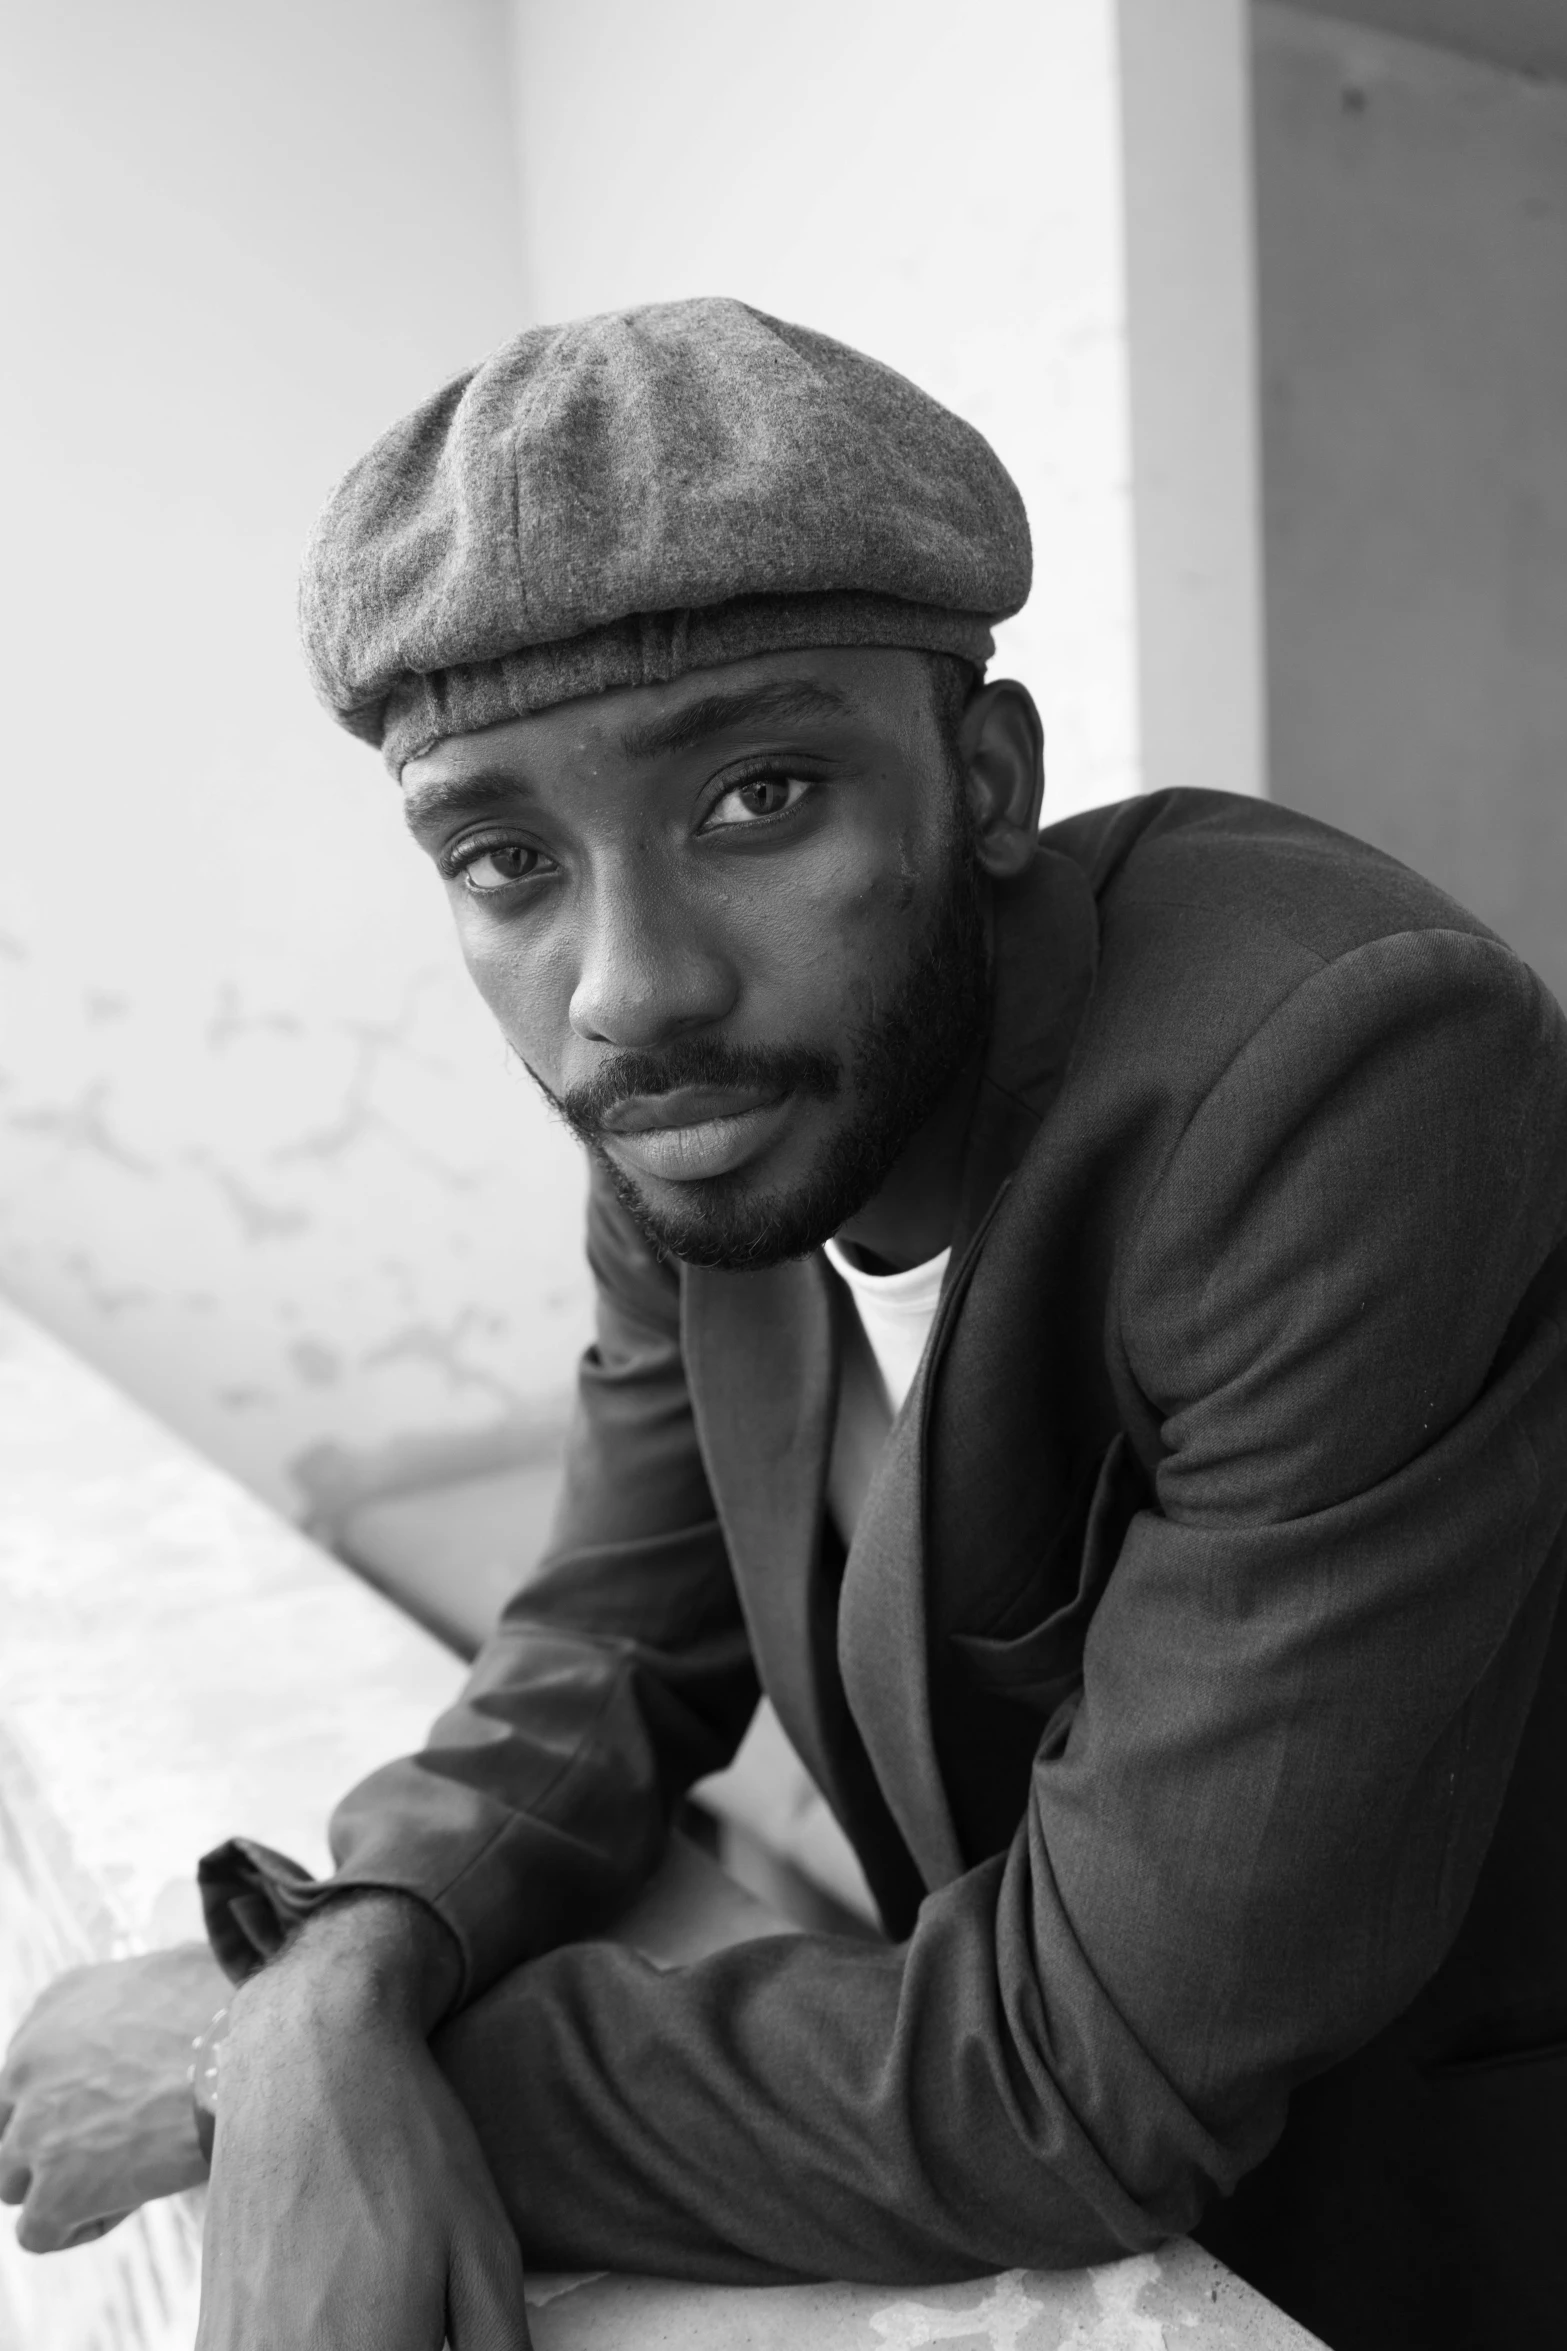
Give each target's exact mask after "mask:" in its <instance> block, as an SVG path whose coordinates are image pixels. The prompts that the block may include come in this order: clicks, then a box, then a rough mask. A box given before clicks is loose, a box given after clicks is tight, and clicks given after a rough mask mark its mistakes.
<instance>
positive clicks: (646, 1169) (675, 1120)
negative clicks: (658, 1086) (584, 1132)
mask: <svg viewBox="0 0 1567 2351" xmlns="http://www.w3.org/2000/svg"><path fill="white" fill-rule="evenodd" d="M789 1100H790V1097H789V1095H788V1094H787V1093H785V1094H777V1095H772V1096H768V1095H766V1094H761V1093H758V1092H757V1090H756V1089H755V1088H754V1087H742V1086H677V1087H675V1088H674V1089H673V1090H672V1091H671V1092H670V1093H667V1094H634V1095H632V1096H631V1097H630V1098H629V1099H628V1100H626V1101H624V1102H617V1103H616V1105H615V1107H614V1109H613V1110H610V1111H606V1112H605V1114H604V1117H603V1119H602V1121H601V1122H600V1128H599V1133H600V1139H601V1141H602V1143H603V1146H604V1149H605V1150H606V1151H607V1152H608V1153H609V1155H610V1157H611V1158H612V1159H613V1160H614V1161H615V1162H616V1164H617V1165H618V1166H620V1167H624V1168H629V1169H634V1170H635V1171H636V1173H637V1174H638V1175H647V1176H656V1177H661V1178H662V1179H663V1181H664V1182H666V1183H676V1184H680V1183H686V1184H689V1183H697V1182H700V1181H701V1180H702V1179H703V1178H705V1177H709V1176H720V1175H728V1174H730V1173H731V1171H732V1170H733V1169H735V1168H737V1167H743V1166H744V1165H745V1162H746V1161H747V1160H748V1159H753V1158H755V1156H756V1155H757V1153H758V1152H759V1151H761V1150H763V1149H765V1147H766V1146H767V1144H769V1143H770V1142H771V1141H772V1140H773V1138H774V1136H775V1135H776V1134H777V1132H778V1130H779V1128H780V1127H781V1126H782V1125H783V1122H784V1118H785V1116H786V1115H787V1112H788V1107H789Z"/></svg>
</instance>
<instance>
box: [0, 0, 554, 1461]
mask: <svg viewBox="0 0 1567 2351" xmlns="http://www.w3.org/2000/svg"><path fill="white" fill-rule="evenodd" d="M508 39H509V26H508V23H507V19H506V13H505V10H504V8H503V7H502V6H500V5H498V4H496V0H330V4H329V5H320V4H319V0H269V4H268V6H267V7H265V8H238V7H233V6H217V7H213V6H203V5H199V4H198V0H138V5H137V6H136V7H134V8H127V7H124V6H121V5H119V4H118V0H55V4H54V5H51V6H49V7H32V8H21V7H18V8H15V9H11V10H9V11H7V23H6V33H5V48H6V59H5V64H6V85H5V92H4V119H3V122H0V172H3V175H4V181H3V191H0V211H3V214H4V218H5V220H6V222H7V224H8V233H7V235H6V237H5V239H4V259H3V270H4V288H3V316H4V319H5V345H6V365H5V369H4V383H3V387H0V397H3V409H0V417H3V425H0V430H3V436H4V438H3V445H4V448H5V451H6V464H7V472H8V477H9V478H8V482H7V494H6V505H7V521H6V533H5V560H4V563H3V565H0V598H3V615H0V631H3V636H4V642H5V646H6V653H7V664H6V673H7V674H6V698H7V709H6V714H5V732H6V762H5V782H4V786H3V796H4V820H3V822H4V831H3V839H4V852H3V855H0V1072H3V1075H0V1284H3V1285H4V1286H5V1287H6V1288H7V1289H9V1290H10V1291H12V1292H13V1293H14V1295H15V1296H16V1297H17V1299H18V1300H19V1301H20V1302H21V1303H22V1304H24V1305H25V1306H27V1307H29V1308H30V1309H32V1310H33V1311H34V1312H35V1313H37V1314H38V1315H39V1316H40V1317H41V1318H42V1319H43V1320H44V1321H45V1322H46V1323H47V1324H49V1325H50V1326H52V1327H53V1328H54V1329H55V1330H57V1331H59V1332H60V1333H61V1334H63V1335H64V1336H65V1337H66V1338H67V1339H69V1340H70V1341H71V1342H72V1343H73V1344H75V1345H76V1346H78V1347H79V1348H81V1349H82V1351H83V1352H85V1353H86V1354H87V1355H88V1356H89V1357H90V1358H91V1359H92V1360H94V1361H95V1362H97V1363H99V1364H101V1365H102V1366H103V1367H104V1368H106V1369H107V1370H109V1371H110V1372H111V1373H112V1374H113V1375H114V1376H115V1377H116V1378H118V1379H120V1380H121V1381H123V1382H124V1384H125V1385H126V1386H127V1387H129V1388H130V1389H131V1390H132V1391H133V1393H135V1394H137V1395H139V1396H140V1397H142V1398H144V1399H145V1400H146V1401H147V1402H149V1403H150V1404H152V1405H153V1406H154V1407H155V1408H156V1409H157V1410H158V1411H160V1412H162V1413H164V1414H165V1415H166V1416H167V1417H168V1418H169V1419H170V1420H172V1421H173V1422H174V1423H175V1424H176V1425H177V1426H178V1427H179V1428H180V1429H182V1430H183V1431H184V1432H185V1433H186V1434H187V1435H190V1436H192V1437H194V1438H195V1439H196V1440H197V1441H198V1442H199V1443H201V1444H202V1445H203V1446H205V1447H206V1448H207V1449H208V1450H209V1451H210V1452H211V1453H212V1454H214V1455H216V1456H217V1458H218V1459H220V1460H221V1461H223V1462H225V1463H226V1464H228V1465H229V1466H230V1467H232V1468H234V1469H236V1470H237V1471H239V1472H240V1473H241V1474H242V1475H243V1476H244V1477H246V1478H247V1479H249V1480H250V1482H251V1483H252V1484H253V1485H254V1486H256V1487H258V1488H259V1489H260V1490H261V1491H262V1492H263V1493H265V1494H267V1495H269V1496H271V1497H272V1498H274V1499H276V1500H279V1501H282V1502H285V1503H290V1504H292V1503H297V1502H298V1501H300V1500H301V1499H304V1498H305V1495H306V1494H307V1493H308V1491H309V1488H310V1486H311V1484H312V1482H314V1483H315V1484H316V1485H317V1486H319V1484H320V1482H321V1480H322V1478H323V1477H325V1478H326V1480H327V1482H328V1483H329V1484H330V1482H331V1478H332V1475H333V1474H334V1472H335V1473H336V1474H337V1475H338V1477H339V1478H343V1479H347V1480H348V1481H349V1482H350V1483H351V1482H352V1481H353V1479H354V1478H355V1476H356V1475H359V1474H364V1475H366V1476H368V1477H370V1478H371V1480H372V1481H374V1480H375V1479H377V1478H378V1477H380V1476H381V1475H382V1474H383V1473H384V1472H385V1469H386V1466H387V1465H386V1463H385V1462H384V1461H383V1460H382V1459H381V1453H382V1449H383V1448H387V1447H391V1448H392V1449H393V1451H394V1453H395V1451H396V1441H397V1440H398V1439H399V1438H400V1437H401V1436H402V1435H404V1434H405V1433H406V1432H408V1431H417V1432H422V1433H424V1434H425V1435H430V1434H435V1435H440V1434H442V1433H445V1434H447V1435H449V1434H450V1433H451V1432H453V1431H464V1430H470V1429H479V1428H483V1427H486V1426H488V1425H490V1424H493V1423H495V1422H498V1421H505V1420H507V1419H508V1418H511V1417H516V1416H518V1415H521V1416H522V1417H523V1418H524V1419H527V1418H528V1417H529V1415H531V1414H533V1413H536V1412H543V1413H546V1414H551V1413H554V1412H555V1411H556V1410H557V1409H558V1397H559V1393H560V1390H561V1389H562V1386H563V1384H564V1382H565V1380H566V1378H567V1365H568V1362H569V1358H570V1356H571V1354H572V1352H573V1349H574V1346H575V1344H576V1340H577V1334H578V1331H579V1329H580V1327H581V1326H582V1321H583V1315H584V1310H585V1283H584V1280H583V1278H582V1276H581V1275H580V1273H579V1271H578V1260H579V1255H580V1251H579V1241H578V1225H579V1209H578V1199H579V1188H580V1177H579V1173H578V1166H577V1157H576V1153H575V1151H574V1150H573V1149H572V1147H571V1146H570V1145H569V1144H568V1143H567V1142H566V1141H565V1139H564V1138H563V1137H562V1136H560V1135H559V1134H558V1133H557V1132H556V1131H555V1130H554V1129H553V1128H552V1127H550V1126H548V1125H546V1123H545V1120H544V1118H543V1115H542V1113H541V1112H540V1111H538V1110H537V1109H536V1107H535V1105H534V1102H533V1099H532V1095H531V1089H530V1088H529V1087H528V1085H527V1083H526V1081H525V1080H523V1079H521V1078H519V1077H514V1076H509V1075H508V1072H507V1069H506V1066H505V1063H504V1059H503V1055H502V1052H501V1048H500V1046H499V1043H498V1041H497V1039H496V1037H495V1035H494V1032H493V1030H492V1028H491V1027H490V1025H489V1022H488V1016H487V1015H485V1014H484V1013H483V1011H482V1009H481V1007H480V1006H479V1004H478V1001H477V999H476V998H474V997H472V995H471V991H470V989H469V987H468V984H467V981H466V979H465V977H464V976H463V975H462V973H461V970H460V967H459V965H458V962H457V957H456V952H455V947H454V945H453V943H452V941H451V939H450V937H449V935H448V934H449V925H448V919H447V915H446V909H445V904H444V899H443V896H442V893H441V891H440V889H439V886H438V884H437V883H436V881H435V879H434V877H433V875H432V874H431V873H430V872H429V871H428V869H427V868H425V866H424V864H423V861H422V860H419V859H417V858H416V857H415V855H414V853H413V851H412V850H411V848H410V847H409V845H408V843H407V841H406V839H405V838H404V836H403V835H402V832H401V827H400V825H399V822H398V814H397V805H396V796H395V793H394V791H393V789H392V786H391V785H390V783H389V781H388V779H387V777H386V775H385V773H384V771H383V770H382V768H381V767H380V764H379V762H378V761H377V760H376V758H375V757H374V755H373V754H372V753H370V752H368V751H366V750H365V749H364V748H363V747H362V746H360V745H358V744H355V743H352V742H350V741H349V740H348V739H347V738H346V737H343V736H340V735H339V734H338V733H337V730H336V729H335V728H333V727H332V726H331V725H330V724H329V723H328V722H327V721H326V720H325V719H324V718H322V717H321V716H320V714H319V713H318V712H317V711H316V709H315V706H314V704H313V702H312V701H311V699H310V696H309V693H308V690H307V689H306V687H305V684H304V681H303V677H302V674H301V671H300V667H299V662H298V657H297V654H296V651H295V645H294V630H293V592H294V591H293V583H294V574H295V567H296V563H297V559H298V553H299V548H300V545H301V542H302V540H303V537H304V534H305V532H306V530H307V528H308V526H309V523H310V519H311V516H312V514H313V512H314V510H315V508H316V506H317V505H318V504H319V502H320V500H321V498H322V497H323V496H324V494H325V492H326V490H327V488H328V486H329V485H330V483H331V482H332V480H333V478H334V477H335V475H336V474H337V473H338V472H339V471H340V470H341V468H342V467H343V466H344V465H345V464H347V463H348V461H349V460H350V459H351V458H352V457H354V456H356V455H357V454H358V453H359V451H360V450H361V448H362V447H363V446H364V445H365V443H366V442H367V441H368V440H369V439H370V437H371V436H372V435H373V434H374V433H375V432H376V431H378V430H379V429H380V428H381V426H382V425H383V424H385V423H387V422H389V421H390V420H391V419H392V418H393V417H394V416H396V415H397V414H398V413H399V412H400V411H401V410H402V409H404V408H405V407H407V406H408V405H409V404H410V403H411V402H412V401H413V400H414V399H416V398H417V397H419V396H420V395H421V394H422V393H424V392H425V391H427V390H429V389H430V387H431V386H432V385H434V384H435V383H438V382H439V381H440V380H441V379H442V377H443V376H445V375H447V374H449V373H451V372H452V371H454V370H455V369H456V368H458V367H459V366H461V365H462V364H464V363H465V362H466V361H468V360H470V359H471V358H472V357H473V356H474V355H475V354H477V353H478V352H481V351H483V350H484V349H485V348H486V347H487V346H488V345H489V344H491V343H493V342H495V341H496V340H498V339H499V338H500V337H501V336H502V335H504V334H506V333H507V332H509V331H511V330H512V329H513V327H514V326H515V325H516V323H517V322H518V320H519V318H520V316H521V315H522V314H523V311H524V307H525V302H524V288H523V280H522V264H521V254H520V243H519V238H518V233H517V213H516V188H515V175H514V159H513V144H512V133H511V122H510V84H509V73H508V65H507V57H508ZM334 1447H335V1448H337V1449H338V1450H337V1451H336V1452H335V1453H334V1452H333V1451H332V1450H331V1449H332V1448H334ZM323 1448H325V1449H326V1450H325V1451H323Z"/></svg>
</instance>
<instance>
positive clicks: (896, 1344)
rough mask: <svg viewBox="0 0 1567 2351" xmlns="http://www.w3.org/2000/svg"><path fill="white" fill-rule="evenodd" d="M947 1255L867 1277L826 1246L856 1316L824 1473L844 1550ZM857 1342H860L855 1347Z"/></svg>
mask: <svg viewBox="0 0 1567 2351" xmlns="http://www.w3.org/2000/svg"><path fill="white" fill-rule="evenodd" d="M951 1255H952V1251H951V1250H950V1249H943V1250H942V1252H941V1255H940V1256H939V1257H930V1258H927V1259H926V1261H925V1263H924V1264H923V1265H911V1266H910V1267H909V1269H908V1271H907V1272H906V1273H864V1272H862V1271H861V1269H860V1268H859V1267H858V1266H857V1265H851V1264H850V1262H849V1260H848V1258H847V1257H846V1256H845V1254H844V1252H843V1251H842V1250H841V1249H840V1248H839V1246H838V1244H837V1242H836V1241H829V1242H827V1244H826V1257H827V1262H828V1264H829V1265H830V1266H831V1267H832V1269H833V1271H834V1273H836V1274H837V1275H838V1276H839V1278H840V1279H841V1280H842V1281H843V1282H844V1283H845V1284H846V1285H847V1287H848V1291H849V1295H850V1296H851V1297H852V1299H853V1300H854V1304H855V1308H856V1311H857V1314H858V1317H859V1330H858V1332H857V1333H856V1332H851V1333H850V1334H849V1337H848V1343H846V1345H845V1347H844V1355H843V1365H842V1370H841V1373H840V1376H839V1384H838V1420H837V1426H836V1427H835V1429H834V1431H833V1445H832V1458H831V1460H830V1461H829V1463H828V1468H827V1506H828V1508H829V1509H830V1510H831V1512H832V1515H833V1520H834V1523H835V1525H836V1526H837V1529H838V1532H839V1534H840V1535H841V1536H842V1537H843V1540H844V1542H845V1544H848V1543H849V1542H850V1541H851V1540H852V1538H853V1534H854V1529H855V1526H856V1525H857V1524H858V1521H859V1515H860V1510H861V1508H862V1506H863V1504H864V1501H865V1496H866V1494H867V1492H868V1491H869V1488H870V1482H871V1479H872V1477H873V1476H874V1474H875V1469H876V1464H877V1462H878V1460H879V1459H880V1458H881V1450H882V1447H883V1446H884V1445H885V1443H886V1441H887V1432H888V1430H889V1429H890V1428H891V1426H892V1424H893V1421H894V1419H895V1418H896V1416H897V1414H898V1413H899V1412H900V1411H901V1410H902V1408H903V1400H904V1398H905V1397H906V1396H907V1394H908V1392H909V1390H910V1388H912V1387H913V1385H914V1374H915V1373H916V1372H917V1371H918V1369H919V1361H920V1357H921V1356H922V1355H923V1354H924V1352H925V1342H926V1340H927V1339H928V1338H929V1337H930V1329H931V1324H932V1323H933V1322H934V1321H935V1319H936V1307H937V1305H938V1303H939V1301H940V1298H941V1284H942V1280H943V1277H944V1276H945V1274H946V1270H947V1260H948V1258H949V1257H950V1256H951ZM856 1339H859V1340H861V1341H862V1342H863V1343H862V1344H859V1345H856V1344H855V1343H854V1341H855V1340H856Z"/></svg>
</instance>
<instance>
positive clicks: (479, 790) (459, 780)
mask: <svg viewBox="0 0 1567 2351" xmlns="http://www.w3.org/2000/svg"><path fill="white" fill-rule="evenodd" d="M516 795H517V779H516V777H515V776H509V775H506V774H505V773H503V772H502V771H501V770H500V769H498V768H485V769H481V770H480V771H479V773H478V774H476V775H465V776H453V777H452V778H451V779H450V780H449V781H448V782H446V783H429V784H405V785H404V787H403V822H404V824H405V825H407V827H408V830H409V831H410V832H411V833H417V832H419V831H420V830H421V829H422V828H423V827H424V826H425V825H428V824H433V823H434V822H435V820H436V819H437V818H438V817H445V816H483V815H485V814H486V813H487V811H489V810H490V809H492V808H493V807H494V806H495V803H496V801H497V800H507V799H515V798H516Z"/></svg>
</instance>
